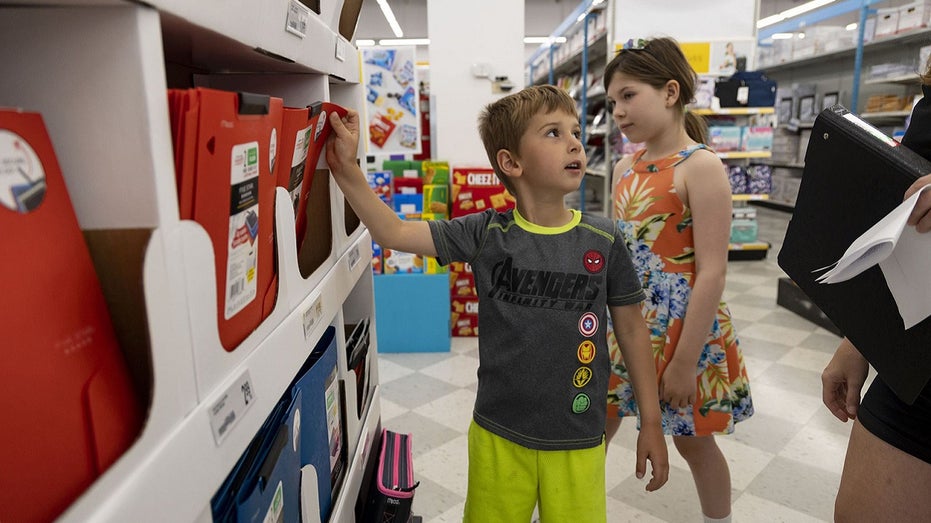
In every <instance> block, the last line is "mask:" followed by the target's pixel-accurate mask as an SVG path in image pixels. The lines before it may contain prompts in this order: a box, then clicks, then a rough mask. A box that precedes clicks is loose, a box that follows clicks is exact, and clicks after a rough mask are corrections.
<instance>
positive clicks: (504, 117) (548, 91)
mask: <svg viewBox="0 0 931 523" xmlns="http://www.w3.org/2000/svg"><path fill="white" fill-rule="evenodd" d="M554 111H563V112H565V113H566V114H569V115H572V117H573V118H576V119H578V118H579V113H578V109H576V106H575V100H573V99H572V97H571V96H569V93H567V92H566V91H564V90H562V89H560V88H558V87H554V86H552V85H539V86H534V87H527V88H526V89H522V90H521V91H518V92H516V93H514V94H510V95H508V96H505V97H504V98H501V99H500V100H498V101H496V102H494V103H491V104H488V105H487V106H485V108H484V110H483V111H482V113H481V115H479V118H478V132H479V135H480V136H481V137H482V144H483V145H484V146H485V153H486V154H488V161H490V162H491V166H492V167H494V169H495V174H497V175H498V178H499V179H500V180H501V183H502V184H503V185H504V187H505V188H507V190H508V191H509V192H510V193H511V194H513V195H515V196H516V195H517V193H516V192H515V190H514V186H513V184H512V183H511V181H510V180H509V179H508V177H507V175H505V174H504V173H503V172H501V168H500V167H498V151H500V150H501V149H505V150H508V151H510V152H511V153H513V154H519V152H520V151H519V146H520V139H521V137H523V136H524V132H525V131H526V130H527V126H528V125H529V124H530V120H531V119H532V118H533V117H534V116H536V115H537V114H541V113H542V114H549V113H552V112H554Z"/></svg>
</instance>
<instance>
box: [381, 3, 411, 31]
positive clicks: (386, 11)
mask: <svg viewBox="0 0 931 523" xmlns="http://www.w3.org/2000/svg"><path fill="white" fill-rule="evenodd" d="M376 1H377V2H378V7H381V12H382V14H383V15H385V20H387V21H388V25H390V26H391V30H392V31H393V32H394V36H396V37H398V38H401V37H403V36H404V31H402V30H401V26H400V25H398V19H397V18H395V17H394V11H392V10H391V6H390V5H388V0H376Z"/></svg>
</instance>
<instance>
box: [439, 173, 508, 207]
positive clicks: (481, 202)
mask: <svg viewBox="0 0 931 523" xmlns="http://www.w3.org/2000/svg"><path fill="white" fill-rule="evenodd" d="M452 182H453V183H452V187H451V193H450V198H451V204H452V214H451V216H452V217H453V218H456V217H458V216H465V215H467V214H472V213H476V212H482V211H484V210H486V209H489V208H493V209H495V210H497V211H502V212H503V211H506V210H508V209H511V208H513V207H514V197H513V196H511V194H510V193H509V192H507V189H505V188H504V185H502V184H501V181H500V180H498V177H497V176H496V175H495V172H494V171H493V170H492V169H490V168H486V167H456V168H455V169H453V181H452Z"/></svg>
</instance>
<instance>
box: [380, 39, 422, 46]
mask: <svg viewBox="0 0 931 523" xmlns="http://www.w3.org/2000/svg"><path fill="white" fill-rule="evenodd" d="M378 45H430V39H429V38H383V39H381V40H379V41H378Z"/></svg>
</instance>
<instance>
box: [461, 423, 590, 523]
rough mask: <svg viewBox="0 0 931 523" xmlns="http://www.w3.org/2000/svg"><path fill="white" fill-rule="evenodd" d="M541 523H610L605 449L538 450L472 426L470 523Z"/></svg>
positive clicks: (466, 519) (467, 516) (467, 517)
mask: <svg viewBox="0 0 931 523" xmlns="http://www.w3.org/2000/svg"><path fill="white" fill-rule="evenodd" d="M538 501H539V505H540V521H541V522H542V523H547V522H562V521H572V522H579V523H604V522H605V521H606V519H607V515H606V510H607V509H606V506H605V445H604V442H602V443H601V445H599V446H597V447H593V448H590V449H581V450H533V449H528V448H526V447H523V446H521V445H518V444H516V443H513V442H511V441H508V440H506V439H504V438H502V437H500V436H497V435H495V434H492V433H491V432H489V431H487V430H485V429H483V428H482V427H480V426H478V425H476V424H475V421H473V422H472V424H471V425H470V426H469V490H468V494H467V497H466V503H465V514H464V517H463V521H464V522H466V523H470V522H471V523H494V522H501V523H514V522H529V521H530V518H531V517H532V515H533V508H534V505H536V504H537V502H538Z"/></svg>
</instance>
